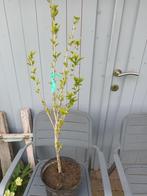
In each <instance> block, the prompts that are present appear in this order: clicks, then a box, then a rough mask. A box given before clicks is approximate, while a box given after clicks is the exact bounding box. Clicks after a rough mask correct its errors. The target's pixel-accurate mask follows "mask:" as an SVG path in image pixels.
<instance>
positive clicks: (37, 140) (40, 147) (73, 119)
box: [33, 111, 92, 159]
mask: <svg viewBox="0 0 147 196" xmlns="http://www.w3.org/2000/svg"><path fill="white" fill-rule="evenodd" d="M91 131H92V122H91V118H90V117H89V115H88V114H86V113H84V112H80V111H71V112H70V113H69V114H68V115H67V117H66V118H65V123H64V125H63V127H62V129H61V135H60V141H61V143H62V144H63V149H65V146H68V148H67V150H66V152H67V151H68V152H69V153H65V152H64V155H67V154H70V155H71V154H72V151H73V147H74V149H75V148H77V147H79V148H83V146H85V147H87V148H88V146H89V145H90V144H91ZM33 135H34V147H35V154H36V158H37V159H45V158H48V155H49V154H50V156H53V155H52V154H54V153H53V152H52V151H54V148H53V149H52V147H51V146H53V144H54V132H53V128H52V125H51V123H50V121H49V119H48V116H47V114H46V113H45V112H44V111H43V112H40V113H38V114H37V115H36V116H35V118H34V125H33ZM49 146H50V147H49ZM70 147H71V149H70ZM62 151H65V150H62ZM76 151H77V149H76V150H74V153H76Z"/></svg>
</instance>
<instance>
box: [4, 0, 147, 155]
mask: <svg viewBox="0 0 147 196" xmlns="http://www.w3.org/2000/svg"><path fill="white" fill-rule="evenodd" d="M56 2H57V3H58V4H59V5H60V17H58V21H59V22H60V23H61V22H62V25H61V32H60V35H59V39H60V43H61V45H60V48H59V49H60V50H61V51H63V50H64V48H65V41H66V37H67V34H68V32H69V31H70V29H71V21H72V17H73V16H74V15H77V16H80V17H81V23H80V28H79V31H78V33H77V36H82V44H81V49H80V51H81V55H82V56H83V57H85V58H84V60H83V62H82V65H81V68H80V70H78V72H79V74H80V75H81V76H82V77H84V79H85V82H84V85H83V87H82V90H81V92H80V94H79V101H78V103H77V105H76V106H75V108H76V109H79V110H82V111H86V112H89V113H90V114H91V116H92V118H93V121H94V124H93V128H94V131H93V140H94V142H96V143H97V141H98V144H99V145H100V146H103V147H104V148H105V145H106V146H107V148H108V149H109V147H110V146H112V140H113V136H112V134H113V133H112V129H113V128H114V127H113V126H112V125H111V126H109V122H111V121H112V120H113V121H114V119H115V118H116V115H112V116H113V119H112V120H111V118H110V117H111V112H114V113H115V114H117V113H116V112H117V109H116V108H115V107H114V108H115V110H114V111H110V112H109V110H111V108H110V104H111V103H112V105H113V104H115V101H116V99H115V97H114V96H111V93H112V92H111V91H110V86H111V82H112V72H113V69H114V68H115V67H119V65H120V66H121V65H122V67H123V69H125V68H127V65H128V62H129V61H130V59H129V58H130V56H129V55H130V50H131V48H132V45H133V43H134V42H133V41H132V40H133V38H134V36H135V35H134V31H135V28H136V21H138V20H139V19H138V17H139V16H138V15H139V14H140V13H142V12H143V13H145V9H147V7H145V9H144V10H140V9H142V8H140V7H139V6H142V5H144V6H146V3H145V2H146V0H56ZM146 20H147V18H146ZM140 23H141V21H140ZM49 26H50V16H49V9H48V3H47V1H46V0H0V110H3V111H6V112H7V114H8V120H9V125H10V127H11V130H12V131H18V130H20V128H21V125H20V119H19V110H20V108H22V107H30V108H32V110H33V112H34V113H36V112H38V111H39V110H41V105H40V103H39V102H38V99H37V98H36V95H35V93H34V91H33V85H32V83H31V81H30V79H29V70H28V67H27V65H26V55H27V53H28V52H29V51H30V50H32V49H34V50H36V51H37V54H38V55H37V62H38V67H39V70H40V72H39V76H40V78H41V81H42V87H43V96H44V98H45V99H46V100H48V103H49V102H50V89H49V86H48V84H47V82H48V80H49V74H48V72H49V70H48V64H49V59H50V48H49V39H50V32H49ZM142 28H143V27H142ZM145 28H147V26H144V29H145ZM144 29H142V31H144ZM137 36H138V37H136V38H134V39H140V40H142V37H139V33H138V35H137ZM146 37H147V34H146ZM142 42H143V43H146V39H143V40H142ZM145 50H146V48H145ZM136 52H137V54H138V51H137V47H136ZM140 52H141V54H140V55H141V57H140V58H142V57H143V55H144V51H142V50H141V51H140ZM131 58H135V57H131ZM136 61H137V60H136ZM133 63H134V62H132V64H133ZM59 64H60V63H59ZM118 64H119V65H118ZM116 65H118V66H116ZM60 66H61V65H59V67H60ZM139 66H140V67H141V64H139ZM137 70H138V68H137ZM143 77H144V78H146V77H145V75H144V76H143ZM144 78H143V79H144ZM143 82H145V80H143V81H142V83H143ZM123 84H124V80H123V81H121V82H120V85H122V86H121V91H119V100H120V99H121V95H122V94H123V93H122V89H123ZM134 84H135V86H136V87H137V85H138V81H136V82H135V83H134ZM136 87H135V88H134V87H133V92H134V95H135V92H136V91H135V90H136ZM140 88H142V89H143V88H144V91H143V92H144V94H143V97H142V100H145V99H146V96H147V93H146V92H147V87H146V85H143V86H141V87H140ZM113 93H114V92H113ZM137 93H140V92H139V91H138V92H137ZM114 95H115V94H114ZM117 96H118V93H117ZM117 98H118V97H117ZM132 99H133V100H134V102H133V101H132ZM135 99H136V96H133V95H131V103H135V101H136V100H135ZM112 100H113V101H112ZM117 101H118V99H117ZM117 101H116V102H117ZM125 101H126V100H125ZM131 103H130V105H131ZM117 104H118V107H119V103H117ZM143 104H144V105H143ZM112 105H111V106H112ZM139 107H140V108H143V109H144V112H146V111H147V110H146V109H145V108H147V104H146V103H145V101H144V102H143V101H142V102H141V105H140V106H139ZM108 114H109V115H108ZM113 121H112V122H113ZM113 124H114V123H113ZM106 125H107V126H106ZM107 129H111V130H110V132H109V131H108V130H107ZM109 136H111V137H110V141H109V140H108V141H107V138H108V137H109ZM106 151H107V152H106V154H107V155H108V154H109V153H110V152H109V150H106Z"/></svg>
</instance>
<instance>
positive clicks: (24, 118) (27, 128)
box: [20, 108, 35, 168]
mask: <svg viewBox="0 0 147 196" xmlns="http://www.w3.org/2000/svg"><path fill="white" fill-rule="evenodd" d="M20 115H21V122H22V127H23V131H24V133H31V130H32V116H31V110H30V109H28V108H23V109H21V111H20ZM24 141H25V144H28V143H29V142H30V139H25V140H24ZM27 157H28V162H29V164H30V165H31V167H32V168H34V167H35V161H34V155H33V147H32V145H31V146H29V147H28V148H27Z"/></svg>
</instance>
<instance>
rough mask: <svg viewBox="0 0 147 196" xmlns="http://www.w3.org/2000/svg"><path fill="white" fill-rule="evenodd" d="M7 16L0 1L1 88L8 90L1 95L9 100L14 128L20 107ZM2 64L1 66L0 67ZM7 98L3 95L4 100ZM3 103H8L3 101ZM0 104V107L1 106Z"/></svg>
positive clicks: (16, 124) (18, 125)
mask: <svg viewBox="0 0 147 196" xmlns="http://www.w3.org/2000/svg"><path fill="white" fill-rule="evenodd" d="M7 24H8V23H7V16H6V10H5V4H4V1H0V26H1V27H3V28H1V31H0V43H1V44H0V62H1V64H0V68H1V70H2V71H3V73H2V72H1V74H3V75H4V79H5V82H3V86H1V88H5V89H7V91H8V94H2V95H1V96H2V97H3V96H7V98H9V100H10V108H12V112H11V111H10V108H9V109H8V110H7V111H8V112H9V115H10V114H11V116H13V117H11V118H12V119H13V124H12V125H11V127H13V128H15V129H19V128H20V124H19V121H18V120H17V108H20V102H21V101H20V93H19V89H18V86H17V80H16V77H15V69H14V60H13V54H12V47H11V40H10V33H9V29H8V25H7ZM1 66H2V67H1ZM12 89H13V92H12ZM7 98H5V97H4V99H5V100H6V99H7ZM0 104H2V103H0ZM5 104H8V102H7V103H5ZM3 107H4V106H2V107H1V108H3Z"/></svg>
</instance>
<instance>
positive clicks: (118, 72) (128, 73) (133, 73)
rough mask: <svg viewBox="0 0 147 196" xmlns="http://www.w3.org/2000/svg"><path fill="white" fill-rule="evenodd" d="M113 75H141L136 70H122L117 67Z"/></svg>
mask: <svg viewBox="0 0 147 196" xmlns="http://www.w3.org/2000/svg"><path fill="white" fill-rule="evenodd" d="M113 76H116V77H123V76H139V74H138V73H135V72H122V71H121V70H120V69H116V70H114V72H113Z"/></svg>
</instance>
